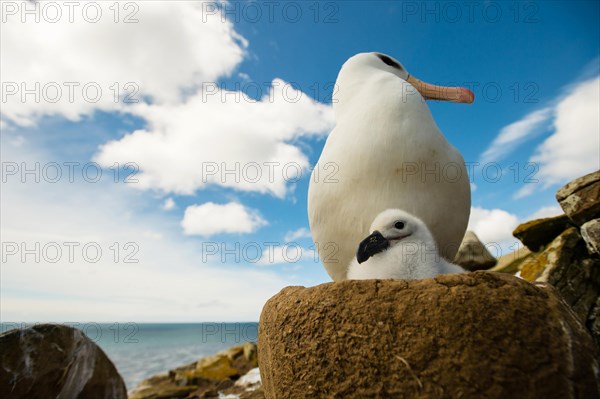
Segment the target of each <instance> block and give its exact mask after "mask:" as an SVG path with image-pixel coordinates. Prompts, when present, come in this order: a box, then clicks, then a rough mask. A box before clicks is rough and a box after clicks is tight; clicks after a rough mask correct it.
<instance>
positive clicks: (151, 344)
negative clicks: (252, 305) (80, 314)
mask: <svg viewBox="0 0 600 399" xmlns="http://www.w3.org/2000/svg"><path fill="white" fill-rule="evenodd" d="M63 324H65V325H69V326H72V327H76V328H79V329H81V330H82V331H83V332H84V333H85V334H86V335H87V336H88V338H90V339H91V340H92V341H94V342H96V343H97V344H98V345H99V346H100V347H101V348H102V349H103V350H104V352H106V354H107V355H108V357H110V359H111V360H112V361H113V363H114V364H115V366H116V367H117V370H119V373H120V374H121V376H122V377H123V379H124V380H125V384H126V385H127V389H128V390H130V389H132V388H134V387H135V386H136V385H137V384H138V383H139V382H141V381H142V380H143V379H145V378H148V377H150V376H151V375H154V374H158V373H163V372H166V371H167V370H169V369H172V368H175V367H178V366H181V365H184V364H186V363H191V362H193V361H196V360H198V358H200V357H202V356H207V355H211V354H213V353H216V352H218V351H220V350H223V349H226V348H229V347H230V346H233V345H237V344H241V343H244V342H247V341H253V342H256V339H257V335H258V323H200V324H140V323H113V324H101V323H63ZM24 326H27V325H25V324H21V323H2V326H1V328H2V332H5V331H7V330H11V329H13V328H21V327H24Z"/></svg>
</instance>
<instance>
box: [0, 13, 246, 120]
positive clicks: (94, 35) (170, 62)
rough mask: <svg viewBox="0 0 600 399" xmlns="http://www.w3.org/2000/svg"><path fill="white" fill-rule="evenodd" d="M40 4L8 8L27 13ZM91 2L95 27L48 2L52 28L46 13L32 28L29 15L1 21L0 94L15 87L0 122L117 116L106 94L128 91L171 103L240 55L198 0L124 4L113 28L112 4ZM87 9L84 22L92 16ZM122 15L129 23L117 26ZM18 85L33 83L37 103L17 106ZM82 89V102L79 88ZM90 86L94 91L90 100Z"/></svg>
mask: <svg viewBox="0 0 600 399" xmlns="http://www.w3.org/2000/svg"><path fill="white" fill-rule="evenodd" d="M44 3H46V2H36V3H35V4H37V5H34V3H30V2H19V3H15V4H17V5H18V6H20V5H21V4H22V6H23V7H25V6H27V7H29V8H33V7H43V4H44ZM92 3H94V5H95V7H99V8H101V10H100V12H101V18H100V20H99V21H98V22H96V23H90V22H87V21H86V19H85V18H84V15H86V16H87V15H88V13H83V8H84V4H79V5H78V6H76V8H75V9H74V12H73V22H70V21H69V8H68V6H67V5H66V3H65V4H63V3H61V2H58V3H54V4H55V5H58V8H59V9H60V10H61V11H62V18H60V20H59V21H58V22H56V23H52V22H50V21H49V19H50V18H53V15H54V14H51V17H49V18H44V17H43V15H45V14H42V18H40V21H39V22H36V21H35V16H28V17H27V18H25V22H22V17H21V13H20V12H17V14H15V15H8V14H7V15H3V17H4V18H6V22H5V21H3V23H2V35H1V38H0V48H1V51H0V69H1V70H2V80H3V85H4V87H3V92H5V93H7V92H10V90H14V89H15V88H17V89H18V92H17V93H16V94H15V95H9V96H7V98H6V100H7V101H5V99H2V119H5V118H6V119H9V120H11V121H12V122H13V123H16V124H20V125H31V124H33V123H35V121H36V119H37V118H39V117H41V116H43V115H59V116H63V117H66V118H68V119H71V120H77V119H79V118H80V117H81V116H82V115H89V114H91V113H93V112H94V111H95V110H104V111H115V110H123V109H127V108H128V106H127V105H128V104H126V103H125V102H123V101H122V99H121V100H120V101H117V103H115V101H114V93H115V92H117V93H120V94H121V95H128V94H132V93H133V92H134V91H135V90H138V91H137V92H136V94H135V95H133V96H132V98H133V99H137V100H142V99H145V98H146V97H150V98H151V100H152V101H153V102H154V103H173V102H179V101H180V100H181V98H182V92H183V90H188V89H190V88H192V87H195V86H199V85H201V84H202V83H203V82H210V81H214V80H215V79H217V78H219V77H221V76H223V75H229V74H231V73H232V72H233V71H234V69H235V68H236V67H237V65H239V63H240V62H241V61H242V59H243V57H244V52H245V47H246V46H247V42H246V40H245V39H244V38H242V37H241V36H239V35H238V34H237V33H236V32H235V30H234V28H233V25H232V24H231V23H230V22H228V21H226V20H223V17H222V15H221V14H220V13H218V12H217V13H215V12H206V10H205V7H206V5H205V4H204V2H202V1H194V2H191V1H159V2H153V1H145V2H130V3H127V4H128V5H129V6H125V5H121V6H120V7H118V9H119V11H120V13H119V16H118V22H116V23H115V16H116V14H115V6H114V5H113V3H110V2H92ZM115 4H116V3H115ZM119 4H123V3H119ZM213 4H214V3H213ZM95 7H92V8H95ZM92 11H94V10H91V11H89V16H88V17H87V18H88V20H89V19H90V18H94V17H95V14H94V13H93V12H92ZM127 16H130V17H131V18H133V19H136V20H137V22H135V23H124V21H123V20H124V19H125V17H127ZM71 82H72V84H73V85H72V86H71V87H73V94H72V96H71V98H70V96H69V94H70V92H69V90H70V89H69V85H71ZM128 83H130V85H129V86H126V85H127V84H128ZM21 84H25V87H26V88H27V89H31V88H35V87H36V86H35V85H36V84H39V86H40V90H39V91H38V93H41V96H40V101H34V96H33V95H28V96H27V97H26V98H25V100H26V101H22V100H21V93H23V91H22V90H21ZM88 84H90V86H87V90H88V92H87V100H86V97H85V96H84V94H83V88H84V87H85V86H86V85H88ZM115 84H117V86H115ZM7 85H8V86H7ZM75 85H77V86H75ZM44 87H46V89H45V90H44ZM117 87H118V89H117ZM57 88H58V89H60V91H59V90H58V89H57ZM96 88H100V90H101V93H99V96H98V97H99V100H98V101H97V102H94V100H95V97H96ZM4 89H7V90H4ZM57 93H62V95H61V96H59V97H57ZM55 98H57V99H56V100H55Z"/></svg>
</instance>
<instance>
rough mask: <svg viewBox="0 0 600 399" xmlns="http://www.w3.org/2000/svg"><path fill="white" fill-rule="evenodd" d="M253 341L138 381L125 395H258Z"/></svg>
mask: <svg viewBox="0 0 600 399" xmlns="http://www.w3.org/2000/svg"><path fill="white" fill-rule="evenodd" d="M257 365H258V353H257V349H256V344H254V343H251V342H247V343H244V344H242V345H237V346H234V347H231V348H229V349H227V350H224V351H222V352H219V353H217V354H216V355H213V356H207V357H204V358H201V359H199V360H198V361H197V362H194V363H190V364H188V365H185V366H182V367H179V368H176V369H174V370H170V371H169V372H168V373H166V374H159V375H156V376H153V377H150V378H148V379H146V380H144V381H142V382H141V383H140V384H139V385H138V386H137V387H136V388H135V389H134V390H132V391H131V392H130V393H129V399H171V398H189V399H217V398H221V397H223V396H226V395H235V396H237V397H239V398H240V399H262V398H264V396H263V394H262V389H261V387H260V380H259V379H258V380H257V378H256V376H257V373H258V372H257V370H256V367H257Z"/></svg>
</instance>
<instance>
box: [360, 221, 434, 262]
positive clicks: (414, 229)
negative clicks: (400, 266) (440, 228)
mask: <svg viewBox="0 0 600 399" xmlns="http://www.w3.org/2000/svg"><path fill="white" fill-rule="evenodd" d="M370 231H372V233H371V235H369V236H368V237H367V238H365V239H364V240H363V241H361V243H360V244H359V246H358V251H357V253H356V260H357V261H358V263H363V262H365V261H366V260H367V259H369V258H370V257H371V256H373V255H376V254H378V253H380V252H383V251H385V250H388V249H392V248H394V247H396V246H398V245H402V244H404V243H405V242H407V241H410V243H412V244H415V243H419V244H431V243H432V242H434V241H433V237H432V235H431V233H430V232H429V229H428V228H427V226H426V225H425V223H423V221H421V219H419V218H418V217H416V216H414V215H411V214H410V213H408V212H405V211H403V210H401V209H387V210H385V211H383V212H381V213H380V214H379V215H377V217H376V218H375V220H374V221H373V224H372V225H371V228H370Z"/></svg>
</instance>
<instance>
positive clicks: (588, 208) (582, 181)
mask: <svg viewBox="0 0 600 399" xmlns="http://www.w3.org/2000/svg"><path fill="white" fill-rule="evenodd" d="M556 199H557V200H558V202H559V204H560V206H561V208H562V209H563V210H564V211H565V213H566V214H567V215H568V216H569V218H571V220H572V221H573V222H575V224H577V225H578V226H581V225H582V224H584V223H585V222H587V221H588V220H592V219H596V218H598V217H600V170H597V171H596V172H593V173H590V174H587V175H585V176H582V177H579V178H577V179H575V180H573V181H571V182H570V183H568V184H567V185H566V186H564V187H562V188H560V189H559V190H558V191H557V192H556Z"/></svg>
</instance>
